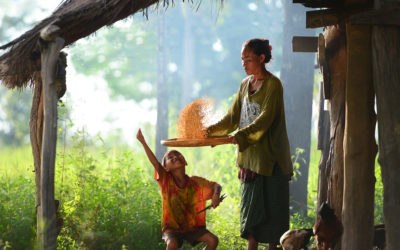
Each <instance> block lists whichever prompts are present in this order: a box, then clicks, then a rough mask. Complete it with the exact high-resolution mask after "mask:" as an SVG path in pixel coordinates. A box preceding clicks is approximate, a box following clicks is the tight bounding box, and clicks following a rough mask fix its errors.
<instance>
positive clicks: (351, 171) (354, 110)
mask: <svg viewBox="0 0 400 250" xmlns="http://www.w3.org/2000/svg"><path fill="white" fill-rule="evenodd" d="M346 32H347V53H348V54H347V58H348V60H347V62H348V64H347V65H348V66H347V80H346V124H345V136H344V193H343V213H342V215H343V227H344V231H343V236H342V249H372V241H373V238H374V233H373V223H374V184H375V178H374V164H375V156H376V143H375V138H374V132H375V112H374V91H373V83H372V60H371V59H372V55H371V27H370V26H368V25H351V24H348V25H347V27H346Z"/></svg>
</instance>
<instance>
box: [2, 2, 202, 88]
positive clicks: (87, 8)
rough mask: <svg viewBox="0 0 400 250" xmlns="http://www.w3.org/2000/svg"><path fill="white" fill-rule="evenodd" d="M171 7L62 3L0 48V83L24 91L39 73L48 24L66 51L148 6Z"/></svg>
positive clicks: (144, 12) (146, 4) (140, 4)
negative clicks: (56, 30)
mask: <svg viewBox="0 0 400 250" xmlns="http://www.w3.org/2000/svg"><path fill="white" fill-rule="evenodd" d="M183 1H184V0H183ZM189 1H190V0H189ZM190 2H193V0H191V1H190ZM198 2H201V0H198ZM170 3H171V4H173V3H174V0H62V2H61V3H60V5H59V6H58V7H57V9H56V10H55V11H54V12H53V14H52V15H51V16H50V17H48V18H46V19H44V20H42V21H41V22H40V23H39V24H37V25H36V26H35V27H34V28H33V29H31V30H29V31H27V32H26V33H25V34H23V35H21V36H20V37H18V38H17V39H15V40H13V41H11V42H9V43H7V44H5V45H3V46H1V47H0V49H3V50H4V49H9V50H8V51H7V52H6V53H4V54H3V55H2V56H0V80H1V81H2V84H4V85H5V86H6V87H8V88H15V87H17V88H22V87H26V86H27V84H28V83H29V82H32V81H31V79H32V77H33V73H34V72H35V71H37V70H39V69H40V46H39V39H40V31H41V30H42V29H43V28H44V27H46V26H47V25H49V24H54V25H57V26H58V27H60V32H59V36H60V37H62V38H63V39H64V40H65V43H64V47H65V46H68V45H70V44H72V43H73V42H75V41H77V40H78V39H80V38H83V37H86V36H88V35H90V34H92V33H93V32H95V31H96V30H98V29H100V28H102V27H103V26H109V25H112V24H113V23H115V22H116V21H119V20H121V19H124V18H126V17H128V16H130V15H132V14H134V13H137V12H140V11H143V14H145V15H146V16H147V8H148V7H150V6H151V5H156V6H158V5H159V4H162V6H164V7H166V6H168V5H169V4H170Z"/></svg>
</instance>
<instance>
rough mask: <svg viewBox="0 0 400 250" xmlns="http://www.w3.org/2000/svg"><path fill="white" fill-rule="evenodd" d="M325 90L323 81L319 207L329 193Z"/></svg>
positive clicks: (319, 124) (320, 98) (320, 116)
mask: <svg viewBox="0 0 400 250" xmlns="http://www.w3.org/2000/svg"><path fill="white" fill-rule="evenodd" d="M324 102H325V100H324V90H323V83H322V82H321V84H320V88H319V118H318V143H317V144H318V145H317V149H318V150H321V159H320V161H319V164H318V169H319V174H318V199H317V208H319V207H320V206H321V204H322V203H323V202H324V201H326V200H327V194H328V176H329V171H327V161H328V157H329V145H330V133H329V132H330V131H329V128H330V122H329V111H326V110H324Z"/></svg>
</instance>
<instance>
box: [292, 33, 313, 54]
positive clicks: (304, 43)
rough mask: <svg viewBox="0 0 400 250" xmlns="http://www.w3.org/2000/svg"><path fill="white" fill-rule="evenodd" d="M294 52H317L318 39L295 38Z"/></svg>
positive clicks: (311, 37)
mask: <svg viewBox="0 0 400 250" xmlns="http://www.w3.org/2000/svg"><path fill="white" fill-rule="evenodd" d="M292 50H293V52H317V51H318V37H315V36H294V37H293V39H292Z"/></svg>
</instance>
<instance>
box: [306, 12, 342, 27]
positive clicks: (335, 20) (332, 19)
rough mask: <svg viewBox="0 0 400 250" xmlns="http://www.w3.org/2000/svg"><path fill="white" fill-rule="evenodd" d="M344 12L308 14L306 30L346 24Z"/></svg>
mask: <svg viewBox="0 0 400 250" xmlns="http://www.w3.org/2000/svg"><path fill="white" fill-rule="evenodd" d="M345 18H346V15H345V13H344V12H340V11H337V10H332V9H328V10H313V11H307V12H306V28H320V27H325V26H331V25H335V24H339V23H344V22H345Z"/></svg>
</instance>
